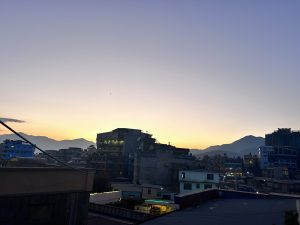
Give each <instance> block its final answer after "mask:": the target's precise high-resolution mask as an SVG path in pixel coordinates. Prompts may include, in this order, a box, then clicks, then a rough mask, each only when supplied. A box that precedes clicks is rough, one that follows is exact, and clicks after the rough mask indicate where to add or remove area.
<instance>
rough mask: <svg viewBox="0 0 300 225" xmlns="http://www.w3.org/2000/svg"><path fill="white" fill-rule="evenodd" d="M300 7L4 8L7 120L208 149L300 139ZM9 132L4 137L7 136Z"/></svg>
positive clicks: (2, 102) (67, 135)
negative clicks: (118, 131)
mask: <svg viewBox="0 0 300 225" xmlns="http://www.w3.org/2000/svg"><path fill="white" fill-rule="evenodd" d="M299 11H300V1H298V0H281V1H279V0H251V1H250V0H248V1H240V0H228V1H223V0H207V1H206V0H195V1H191V0H185V1H177V0H169V1H168V0H151V1H150V0H148V1H147V0H144V1H143V0H142V1H141V0H136V1H130V0H128V1H124V0H119V1H117V0H107V1H101V0H94V1H92V0H86V1H76V0H74V1H55V0H53V1H40V0H39V1H38V0H37V1H31V0H27V1H21V0H20V1H14V0H9V1H5V0H3V1H0V27H1V29H0V82H1V92H0V118H1V117H2V118H12V119H16V120H21V121H18V122H17V123H16V122H15V123H9V124H10V125H11V126H12V127H13V128H15V129H17V130H18V131H22V132H25V133H28V134H32V135H45V136H48V137H51V138H54V139H57V140H62V139H73V138H86V139H88V140H91V141H95V140H96V134H97V133H100V132H106V131H110V130H112V129H115V128H118V127H129V128H137V129H142V130H143V131H145V132H146V131H147V132H149V133H151V134H153V136H154V137H155V138H157V140H158V141H159V142H160V143H169V142H170V143H171V144H172V145H175V146H178V147H188V148H205V147H208V146H210V145H217V144H223V143H230V142H232V141H234V140H237V139H239V138H241V137H243V136H245V135H250V134H251V135H255V136H264V135H265V133H270V132H272V131H273V130H275V129H277V128H279V127H290V128H292V129H295V130H299V129H300V120H299V111H300V104H299V103H300V102H299V96H300V88H299V83H300V44H299V40H300V13H299ZM4 133H8V132H7V131H6V130H5V128H0V134H4Z"/></svg>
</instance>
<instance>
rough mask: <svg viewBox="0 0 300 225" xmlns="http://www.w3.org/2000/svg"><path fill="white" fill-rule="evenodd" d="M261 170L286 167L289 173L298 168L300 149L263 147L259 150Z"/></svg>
mask: <svg viewBox="0 0 300 225" xmlns="http://www.w3.org/2000/svg"><path fill="white" fill-rule="evenodd" d="M258 151H259V153H258V156H259V159H260V167H261V169H267V168H270V167H272V168H273V167H286V168H288V170H289V171H293V170H296V169H297V168H298V163H297V162H298V149H297V148H295V147H288V146H261V147H260V148H259V150H258Z"/></svg>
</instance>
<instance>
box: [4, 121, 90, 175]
mask: <svg viewBox="0 0 300 225" xmlns="http://www.w3.org/2000/svg"><path fill="white" fill-rule="evenodd" d="M0 124H2V125H3V126H4V127H5V128H7V129H8V130H10V131H11V132H13V133H14V134H15V135H17V136H18V137H19V138H21V139H22V140H24V141H25V142H26V143H28V144H30V145H31V146H33V147H34V148H36V149H38V150H39V151H41V152H42V153H44V154H45V155H47V156H48V157H50V158H51V159H54V160H55V161H56V162H58V163H60V164H61V165H64V166H65V167H68V168H70V169H73V170H76V171H80V172H83V173H86V171H83V170H80V169H77V168H75V167H73V166H70V165H69V164H67V163H64V162H63V161H60V160H59V159H57V158H55V157H54V156H52V155H51V154H49V153H47V152H46V151H44V150H43V149H41V148H40V147H38V146H37V145H35V144H33V143H32V142H31V141H29V140H28V139H26V138H25V137H23V136H22V135H21V134H19V133H18V132H17V131H15V130H14V129H12V128H11V127H9V126H8V125H7V124H5V123H4V122H3V121H1V120H0Z"/></svg>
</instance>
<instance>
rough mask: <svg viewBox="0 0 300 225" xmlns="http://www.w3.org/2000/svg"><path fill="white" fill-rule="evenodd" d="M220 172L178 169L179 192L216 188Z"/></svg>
mask: <svg viewBox="0 0 300 225" xmlns="http://www.w3.org/2000/svg"><path fill="white" fill-rule="evenodd" d="M219 182H220V174H219V173H214V172H208V171H191V170H183V171H179V190H180V194H184V193H188V192H194V191H204V190H206V189H211V188H217V187H218V184H219Z"/></svg>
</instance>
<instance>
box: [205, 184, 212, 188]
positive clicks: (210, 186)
mask: <svg viewBox="0 0 300 225" xmlns="http://www.w3.org/2000/svg"><path fill="white" fill-rule="evenodd" d="M209 188H212V185H211V184H204V189H209Z"/></svg>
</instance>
